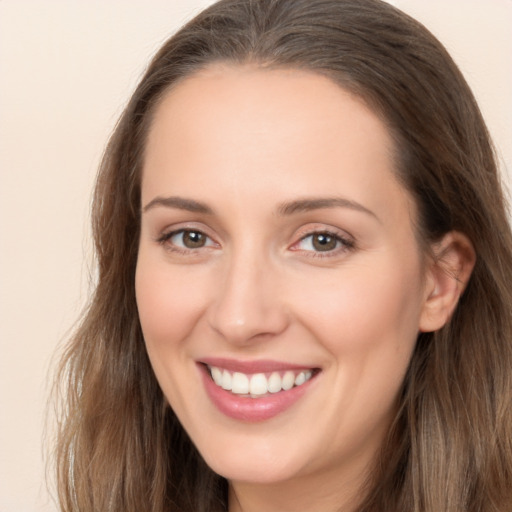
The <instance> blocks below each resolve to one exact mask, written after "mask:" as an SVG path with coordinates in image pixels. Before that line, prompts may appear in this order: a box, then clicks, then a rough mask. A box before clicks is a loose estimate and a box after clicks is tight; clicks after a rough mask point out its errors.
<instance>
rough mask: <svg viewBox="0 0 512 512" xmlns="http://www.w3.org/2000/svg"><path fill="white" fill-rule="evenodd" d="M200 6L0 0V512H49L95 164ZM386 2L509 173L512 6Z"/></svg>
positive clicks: (82, 296)
mask: <svg viewBox="0 0 512 512" xmlns="http://www.w3.org/2000/svg"><path fill="white" fill-rule="evenodd" d="M209 3H211V1H208V0H188V1H187V0H181V1H178V0H165V1H164V0H152V1H149V2H148V1H143V0H109V1H108V2H105V1H100V0H88V1H85V0H83V1H81V2H79V1H75V2H70V1H65V0H60V1H58V0H46V1H44V2H41V1H38V0H32V1H30V0H2V1H0V180H1V181H0V247H1V251H0V258H1V259H0V308H1V309H0V315H1V318H0V320H1V321H0V512H52V511H55V510H57V509H56V506H55V505H54V504H53V503H52V502H51V500H50V498H49V496H48V494H47V491H46V489H45V484H44V465H43V458H42V454H43V443H42V433H43V423H44V421H43V420H44V411H45V405H46V400H47V397H48V391H49V382H50V379H51V378H50V377H49V373H48V372H49V367H50V362H51V358H52V355H53V354H54V353H55V351H56V349H57V346H58V345H59V344H61V342H62V341H63V340H65V338H66V335H67V332H68V330H69V329H70V328H71V327H72V325H73V322H74V321H75V320H76V318H77V316H78V313H79V311H80V309H81V307H82V305H83V304H84V302H85V300H86V299H87V296H88V293H89V277H88V276H89V273H90V272H91V268H90V264H91V261H92V257H91V243H90V240H89V228H88V213H89V203H90V197H91V188H92V184H93V179H94V176H95V172H96V168H97V165H98V162H99V159H100V156H101V153H102V150H103V147H104V144H105V142H106V140H107V138H108V135H109V133H110V132H111V130H112V128H113V126H114V124H115V122H116V119H117V117H118V116H119V114H120V113H121V110H122V108H123V105H124V104H125V103H126V101H127V99H128V97H129V95H130V92H131V91H132V90H133V88H134V86H135V84H136V82H137V80H138V78H139V77H140V76H141V73H142V71H143V70H144V67H145V65H146V64H147V62H148V59H149V57H150V56H151V55H152V54H153V53H154V52H155V51H156V49H157V48H158V47H159V46H160V44H161V43H162V42H163V41H164V40H165V39H166V38H167V36H168V35H169V34H171V33H172V32H173V31H174V30H175V29H176V28H177V27H178V26H179V25H181V24H182V23H183V22H184V21H185V20H187V19H189V18H190V17H191V16H192V15H193V14H194V13H196V12H198V10H199V9H200V8H201V7H203V6H205V5H207V4H209ZM391 3H393V4H395V5H397V6H398V7H401V8H403V9H404V10H405V11H406V12H409V13H411V14H412V15H413V16H415V17H417V18H418V19H419V20H420V21H422V22H423V23H424V24H425V25H427V27H429V28H430V30H431V31H432V32H434V34H436V35H437V36H438V37H439V38H440V39H441V41H443V42H444V43H445V45H446V46H447V47H448V49H449V51H450V52H451V53H452V55H453V57H454V58H455V60H456V61H457V63H458V64H459V65H460V66H461V68H462V70H463V72H464V74H465V76H466V78H467V79H468V81H469V83H470V85H471V86H472V87H473V90H474V92H475V94H476V96H477V99H478V100H479V102H480V105H481V108H482V111H483V113H484V117H485V118H486V120H487V122H488V125H489V128H490V131H491V133H492V134H493V136H494V138H495V142H496V145H497V148H498V151H499V153H500V155H501V157H502V163H503V168H504V169H505V168H506V169H508V170H512V145H511V124H512V94H511V91H512V64H511V63H512V32H511V30H510V27H511V26H512V1H511V0H429V1H428V2H427V1H425V0H395V1H393V2H391ZM50 433H51V432H50Z"/></svg>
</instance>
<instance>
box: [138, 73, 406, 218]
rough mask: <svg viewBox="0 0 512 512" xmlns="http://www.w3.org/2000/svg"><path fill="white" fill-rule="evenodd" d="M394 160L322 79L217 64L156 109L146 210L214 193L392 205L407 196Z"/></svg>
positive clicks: (361, 114) (373, 121)
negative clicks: (344, 198)
mask: <svg viewBox="0 0 512 512" xmlns="http://www.w3.org/2000/svg"><path fill="white" fill-rule="evenodd" d="M395 152H396V151H395V145H394V141H393V139H392V137H391V134H390V131H389V130H388V128H387V126H386V125H385V124H384V122H383V121H382V120H381V119H380V117H379V116H378V115H377V114H376V113H374V112H373V111H372V110H371V109H370V108H369V107H368V106H367V105H366V104H365V103H364V102H363V101H362V100H361V99H360V98H358V97H356V96H354V95H353V94H351V93H350V92H348V91H346V90H344V89H342V88H341V87H340V86H338V85H337V84H336V83H334V82H333V81H332V80H330V79H329V78H327V77H325V76H323V75H319V74H316V73H312V72H308V71H301V70H297V69H271V70H269V69H262V68H260V67H255V66H234V65H233V66H231V65H225V64H215V65H212V66H210V67H208V68H206V69H204V70H202V71H200V72H198V73H196V74H194V75H192V76H190V77H188V78H186V79H184V80H183V81H181V82H179V83H178V84H177V85H175V86H174V87H173V88H172V89H171V90H170V91H169V92H168V93H167V94H166V95H165V96H164V97H163V99H162V101H161V102H160V104H159V106H158V107H157V109H156V111H155V114H154V117H153V120H152V125H151V129H150V132H149V135H148V141H147V147H146V157H145V162H144V169H143V182H142V185H143V187H142V194H143V201H147V200H150V199H152V197H154V196H156V195H159V194H162V193H164V192H165V193H173V194H174V193H175V192H178V193H181V190H180V188H183V189H186V190H185V192H186V193H187V194H189V193H190V191H193V192H194V195H195V196H196V197H197V196H200V197H199V198H200V199H209V198H211V196H212V195H213V193H214V191H215V192H218V194H224V196H225V197H226V198H227V197H229V194H230V193H231V192H233V193H236V194H238V195H239V196H241V195H242V196H243V195H244V194H247V195H248V196H257V195H258V193H259V192H261V194H266V195H267V197H268V199H269V200H270V199H272V197H273V196H276V195H277V194H278V193H281V195H286V194H287V195H289V196H300V195H302V196H303V195H316V196H319V195H321V196H325V195H329V194H330V193H332V191H336V192H339V193H343V195H346V194H349V195H351V196H352V197H351V199H353V200H355V201H358V202H364V201H366V200H368V199H369V198H368V197H367V196H368V195H369V194H370V193H371V194H373V196H374V197H373V198H371V201H373V202H377V203H378V202H388V201H389V200H390V197H389V193H390V191H389V190H387V189H388V188H390V186H391V188H394V190H393V193H399V194H402V195H403V194H405V190H404V189H403V187H402V186H401V185H400V184H399V183H398V180H397V179H396V173H395V167H396V166H395V158H394V155H395ZM162 188H163V189H165V190H162ZM290 198H293V197H283V198H281V199H283V200H288V199H290ZM276 200H277V197H276ZM376 206H378V205H376ZM402 213H403V212H402Z"/></svg>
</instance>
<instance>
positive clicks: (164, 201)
mask: <svg viewBox="0 0 512 512" xmlns="http://www.w3.org/2000/svg"><path fill="white" fill-rule="evenodd" d="M158 206H162V207H165V208H176V209H178V210H186V211H189V212H193V213H202V214H205V215H213V213H214V212H213V210H212V208H210V207H209V206H208V205H207V204H205V203H202V202H200V201H195V200H194V199H186V198H184V197H178V196H170V197H160V196H158V197H155V198H154V199H153V200H151V201H150V202H149V203H148V204H147V205H146V206H144V208H143V210H142V211H143V212H144V213H145V212H147V211H148V210H151V209H153V208H156V207H158ZM323 208H349V209H351V210H355V211H359V212H362V213H366V214H368V215H371V216H372V217H374V218H375V219H377V220H378V217H377V215H375V213H374V212H372V211H371V210H369V209H368V208H366V207H365V206H363V205H362V204H360V203H358V202H356V201H351V200H350V199H346V198H343V197H318V198H306V199H297V200H294V201H289V202H286V203H282V204H281V205H279V207H278V209H277V212H278V214H279V215H281V216H290V215H294V214H296V213H304V212H309V211H312V210H321V209H323Z"/></svg>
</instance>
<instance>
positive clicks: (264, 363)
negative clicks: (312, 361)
mask: <svg viewBox="0 0 512 512" xmlns="http://www.w3.org/2000/svg"><path fill="white" fill-rule="evenodd" d="M198 362H199V363H203V364H206V365H208V366H215V367H217V368H223V369H224V370H229V371H231V372H240V373H245V374H254V373H268V372H278V371H286V370H311V369H314V368H315V367H314V366H308V365H303V364H294V363H288V362H285V361H275V360H271V359H258V360H253V361H242V360H238V359H227V358H223V357H205V358H203V359H201V360H198Z"/></svg>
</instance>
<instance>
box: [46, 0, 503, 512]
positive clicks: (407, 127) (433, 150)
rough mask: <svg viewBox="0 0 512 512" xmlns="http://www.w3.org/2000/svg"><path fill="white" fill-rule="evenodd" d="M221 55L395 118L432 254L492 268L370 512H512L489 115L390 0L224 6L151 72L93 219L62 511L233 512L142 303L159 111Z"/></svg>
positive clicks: (105, 175)
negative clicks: (178, 411)
mask: <svg viewBox="0 0 512 512" xmlns="http://www.w3.org/2000/svg"><path fill="white" fill-rule="evenodd" d="M216 61H228V62H231V63H235V64H236V63H246V62H252V63H255V64H257V65H260V66H262V67H276V68H282V67H290V68H299V69H307V70H310V71H313V72H317V73H321V74H323V75H326V76H328V77H330V78H331V79H332V80H334V81H335V82H336V83H338V84H339V85H340V86H341V87H343V88H345V89H348V90H350V91H351V92H353V93H354V94H356V95H358V96H359V97H360V98H362V99H363V100H364V101H365V102H366V103H367V104H368V105H369V106H370V107H371V108H373V110H374V111H375V112H377V113H378V114H379V115H380V116H381V117H382V119H383V120H384V121H385V122H386V124H387V126H388V127H389V130H390V132H391V133H392V134H393V136H394V139H395V146H396V167H397V173H398V175H399V177H400V179H401V180H402V183H403V184H404V186H405V187H406V188H407V189H408V190H409V191H410V193H411V194H412V196H413V197H414V198H415V200H416V203H417V206H418V209H419V212H420V215H419V225H418V226H417V232H418V239H419V241H420V243H422V244H424V246H425V247H426V246H427V245H428V244H429V243H431V242H432V241H435V240H436V239H439V237H441V236H442V235H443V234H445V233H447V232H448V231H451V230H457V231H460V232H462V233H464V234H465V235H466V236H467V237H468V238H469V239H470V240H471V241H472V243H473V245H474V248H475V251H476V254H477V262H476V266H475V268H474V272H473V275H472V277H471V279H470V282H469V284H468V286H467V289H466V291H465V293H464V295H463V296H462V297H461V299H460V303H459V305H458V307H457V309H456V311H455V314H454V315H453V317H452V319H451V321H450V322H449V324H448V325H446V326H445V327H444V328H443V329H441V330H440V331H438V332H435V333H423V334H421V335H420V336H419V338H418V341H417V346H416V349H415V352H414V355H413V358H412V361H411V364H410V368H409V371H408V374H407V377H406V379H405V381H404V384H403V389H402V393H401V397H400V408H399V411H398V414H397V417H396V419H395V421H394V423H393V426H392V428H391V430H390V432H389V436H388V438H387V441H386V443H385V444H384V446H383V448H382V454H381V457H380V458H379V461H378V464H377V467H376V470H375V472H374V474H373V477H372V480H371V481H370V482H369V485H368V493H367V496H364V497H362V500H364V503H363V504H362V505H361V507H360V512H370V511H374V512H376V511H378V512H384V511H391V510H392V511H395V512H440V511H442V512H462V511H464V512H476V511H478V512H491V511H493V512H498V511H499V512H505V511H508V510H512V497H511V489H512V440H511V439H512V433H511V432H512V312H511V307H512V291H511V290H512V286H511V283H512V238H511V233H510V229H509V225H508V222H507V215H506V207H505V201H504V198H503V193H502V188H501V185H500V179H499V176H498V172H497V166H496V161H495V155H494V153H493V149H492V145H491V142H490V139H489V135H488V133H487V130H486V127H485V123H484V121H483V119H482V116H481V114H480V111H479V109H478V107H477V104H476V102H475V100H474V98H473V95H472V93H471V91H470V90H469V88H468V86H467V84H466V82H465V81H464V78H463V77H462V75H461V73H460V71H459V70H458V69H457V67H456V65H455V64H454V63H453V61H452V60H451V58H450V57H449V55H448V54H447V52H446V51H445V49H444V48H443V47H442V45H441V44H440V43H439V42H438V41H437V40H436V39H435V38H434V37H433V36H432V35H431V34H430V33H429V32H428V31H427V30H426V29H425V28H424V27H423V26H422V25H421V24H419V23H417V22H416V21H414V20H413V19H411V18H409V17H408V16H406V15H405V14H403V13H402V12H400V11H399V10H397V9H395V8H394V7H392V6H390V5H388V4H386V3H384V2H382V1H380V0H221V1H220V2H218V3H216V4H214V5H213V6H211V7H210V8H208V9H206V10H205V11H203V12H202V13H201V14H199V15H198V16H197V17H196V18H195V19H194V20H192V21H191V22H189V23H188V24H187V25H186V26H185V27H184V28H182V29H181V30H180V31H179V32H178V33H177V34H176V35H174V36H173V37H172V38H171V39H170V40H169V41H168V42H167V43H165V45H164V46H163V47H162V49H161V50H160V51H159V52H158V53H157V55H156V56H155V57H154V59H153V61H152V62H151V64H150V66H149V68H148V70H147V72H146V73H145V75H144V77H143V78H142V80H141V82H140V84H139V86H138V87H137V89H136V91H135V93H134V94H133V96H132V98H131V101H130V102H129V104H128V106H127V107H126V109H125V111H124V113H123V115H122V116H121V119H120V121H119V123H118V125H117V127H116V129H115V132H114V134H113V135H112V137H111V139H110V142H109V144H108V147H107V149H106V152H105V155H104V158H103V162H102V164H101V168H100V172H99V175H98V179H97V184H96V189H95V196H94V203H93V212H92V222H93V230H94V241H95V247H96V254H97V262H98V278H97V286H96V289H95V292H94V295H93V297H92V299H91V303H90V305H89V307H88V309H87V311H86V313H85V315H84V317H83V319H82V322H81V324H80V326H79V328H78V329H77V331H76V333H75V334H74V336H73V338H72V340H71V341H70V343H69V345H68V348H67V351H66V354H65V357H64V359H63V361H62V363H61V367H60V372H59V379H60V382H61V383H63V385H64V388H65V394H66V403H65V407H64V410H63V414H62V417H61V422H60V430H59V439H58V446H57V453H56V461H57V471H58V486H59V487H58V488H59V499H60V503H61V507H62V510H63V511H66V512H71V511H74V512H76V511H81V512H93V511H102V512H107V511H109V512H127V511H137V512H141V511H147V512H164V511H168V512H172V511H178V510H179V511H190V512H192V511H193V512H198V511H205V512H206V511H208V512H211V511H216V510H219V511H220V510H226V509H227V492H226V489H227V484H226V482H225V480H224V479H223V478H221V477H220V476H218V475H216V474H214V473H213V472H212V471H211V470H210V469H209V468H208V467H207V466H206V465H205V463H204V462H203V460H202V458H201V456H200V455H199V454H198V453H197V451H196V449H195V448H194V446H193V444H192V443H191V442H190V440H189V439H188V437H187V435H186V434H185V433H184V431H183V429H182V428H181V426H180V425H179V423H178V421H177V419H176V417H175V416H174V414H173V411H172V410H171V409H170V407H169V406H168V404H166V401H165V399H164V397H163V395H162V392H161V390H160V389H159V386H158V384H157V382H156V379H155V377H154V375H153V371H152V369H151V366H150V363H149V361H148V358H147V355H146V351H145V346H144V340H143V337H142V333H141V329H140V325H139V320H138V314H137V308H136V303H135V292H134V273H135V265H136V261H137V247H138V237H139V217H140V175H141V168H142V162H143V158H144V145H145V139H146V136H147V132H148V128H149V126H150V124H151V118H152V113H153V112H154V110H155V108H156V106H157V105H158V103H159V100H160V99H161V98H162V96H163V95H164V94H165V93H166V92H167V91H168V90H169V88H170V87H172V86H173V84H176V83H177V82H178V81H179V80H182V79H184V78H186V77H187V76H190V75H191V74H193V73H194V72H195V71H197V70H199V69H201V68H204V67H205V66H207V65H209V64H211V63H212V62H216Z"/></svg>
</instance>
